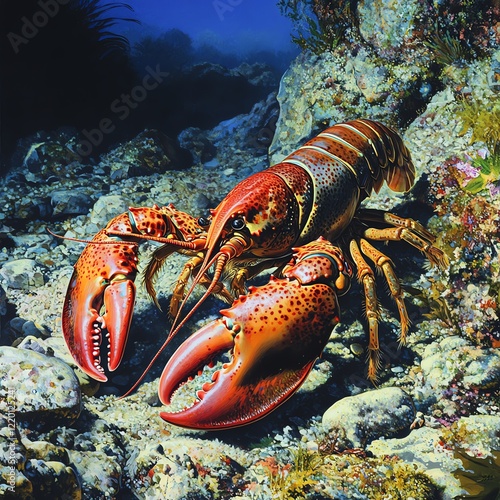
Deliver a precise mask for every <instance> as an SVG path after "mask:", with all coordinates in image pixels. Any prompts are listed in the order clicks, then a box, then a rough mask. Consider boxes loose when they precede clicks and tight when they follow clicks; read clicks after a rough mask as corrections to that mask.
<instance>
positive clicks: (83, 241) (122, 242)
mask: <svg viewBox="0 0 500 500" xmlns="http://www.w3.org/2000/svg"><path fill="white" fill-rule="evenodd" d="M45 230H46V231H47V232H48V233H49V234H50V235H52V236H54V237H56V238H59V239H61V240H68V241H76V242H77V243H85V244H86V245H116V244H117V243H120V244H128V245H137V242H135V241H115V240H110V241H101V240H97V241H95V240H83V239H80V238H72V237H71V236H62V235H60V234H56V233H54V232H52V231H51V230H50V229H49V228H48V227H46V228H45Z"/></svg>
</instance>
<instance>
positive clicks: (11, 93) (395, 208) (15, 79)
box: [0, 0, 500, 500]
mask: <svg viewBox="0 0 500 500" xmlns="http://www.w3.org/2000/svg"><path fill="white" fill-rule="evenodd" d="M0 9H1V11H0V14H1V27H2V37H1V41H0V50H1V53H0V55H1V65H2V66H1V70H0V78H1V82H0V83H1V86H0V91H1V96H0V97H1V107H0V114H1V122H0V127H1V130H0V132H1V136H0V139H1V141H0V143H1V153H2V157H1V167H2V171H1V177H0V186H1V189H0V410H1V415H0V419H1V420H0V496H2V497H5V498H15V499H31V498H33V499H37V500H38V499H42V498H63V499H69V498H75V499H79V498H82V499H101V498H117V499H129V498H141V499H153V498H165V499H179V500H180V499H230V498H254V499H269V498H276V499H296V498H305V499H330V498H334V499H343V498H355V499H365V498H366V499H410V498H413V499H438V498H443V499H453V498H478V499H486V498H488V499H496V498H500V382H499V381H500V320H499V309H500V283H499V274H500V261H499V250H500V244H499V230H500V220H499V219H500V215H499V214H500V48H499V41H500V4H499V3H498V2H497V1H493V0H491V1H482V0H468V1H465V2H458V1H454V0H442V1H432V0H405V1H400V0H377V1H374V0H365V1H352V0H341V1H337V2H333V1H327V0H280V1H278V2H277V3H275V2H272V1H268V2H250V1H249V0H219V1H203V2H202V1H201V0H199V1H186V2H182V4H180V5H173V2H161V3H159V6H158V5H157V3H156V2H153V1H150V2H148V1H147V0H145V1H143V2H137V1H136V2H130V5H128V4H124V3H119V2H99V1H98V0H45V1H44V0H37V1H33V0H25V1H23V2H14V1H13V0H12V1H7V0H2V2H1V4H0ZM134 9H135V10H134ZM158 9H159V10H158ZM155 21H156V22H155ZM357 118H368V119H372V120H377V121H380V122H382V123H384V124H386V125H388V126H390V127H392V128H393V129H395V130H397V131H398V132H399V133H400V134H401V136H402V137H403V139H404V141H405V144H406V145H407V147H408V148H409V150H410V151H411V154H412V158H413V162H414V164H415V167H416V180H415V184H414V187H413V188H412V189H411V190H410V191H409V192H407V193H403V194H402V193H395V192H392V191H391V190H390V189H388V188H387V187H384V188H382V190H381V191H380V192H379V193H378V194H374V193H373V194H372V195H371V196H370V197H369V198H368V199H367V200H366V201H365V202H364V206H366V207H370V208H374V209H380V210H386V211H390V212H391V213H395V214H397V215H399V216H401V217H410V218H413V219H416V220H419V221H420V222H421V223H422V224H424V225H425V227H426V228H427V229H429V230H430V231H431V232H432V233H433V234H434V235H435V236H436V243H435V244H436V246H438V247H439V248H441V249H442V250H443V252H445V254H446V255H447V257H448V259H449V261H450V264H449V267H448V268H447V269H445V270H440V269H438V268H436V267H432V266H430V265H429V264H428V262H427V261H426V259H425V256H424V255H421V254H420V253H419V252H418V251H417V250H416V249H414V248H412V247H410V246H409V245H407V244H405V243H400V242H391V243H389V244H387V245H383V246H382V245H380V246H379V248H381V249H382V251H383V252H384V253H385V254H386V255H387V256H388V257H389V258H390V259H391V260H392V262H393V263H394V266H395V271H396V274H397V276H398V277H399V279H400V281H401V283H402V286H403V289H404V294H405V301H406V307H407V309H408V313H409V317H410V320H411V327H410V331H409V334H408V338H407V343H406V345H405V346H399V343H398V335H399V332H400V324H399V314H398V310H397V306H396V305H395V303H394V302H393V301H392V300H391V298H390V296H389V294H387V293H385V290H386V288H387V285H386V284H385V283H384V280H383V279H379V278H380V277H378V278H377V279H378V295H379V300H380V319H381V322H380V328H379V334H380V344H381V352H382V357H381V366H380V368H379V370H378V380H377V382H376V383H372V382H370V381H369V380H368V379H367V377H366V349H367V343H368V337H367V334H366V330H367V328H366V317H365V311H364V309H363V291H362V287H360V286H359V285H358V284H356V283H353V284H352V287H351V290H350V291H349V293H347V294H346V295H345V296H343V297H340V298H339V302H340V310H341V322H340V323H339V324H338V325H337V326H336V327H335V328H334V330H333V332H332V334H331V336H330V340H329V342H328V344H327V345H326V347H325V349H324V351H323V353H322V356H321V358H320V359H319V360H318V361H317V362H316V365H315V367H314V368H313V370H312V372H311V373H310V375H309V377H308V379H307V381H306V382H305V383H304V385H303V386H302V387H301V388H300V389H299V390H298V392H297V393H296V394H295V395H294V396H293V397H291V398H290V399H289V400H288V401H287V402H286V403H285V404H283V405H282V406H280V407H278V408H277V409H276V410H275V411H274V412H272V413H271V414H270V415H268V416H267V417H265V418H263V419H262V420H259V421H258V422H256V423H254V424H250V425H248V426H244V427H239V428H235V429H230V430H216V431H196V430H187V429H182V428H180V427H176V426H173V425H170V424H168V423H166V422H164V421H163V420H162V419H161V418H160V416H159V413H160V412H161V411H163V409H162V403H161V402H160V401H159V398H158V393H157V391H158V378H159V376H160V374H161V371H162V369H163V366H164V365H165V363H166V362H167V361H168V359H169V357H170V356H171V355H172V354H173V352H174V351H175V349H176V347H178V345H179V344H180V343H181V342H182V341H183V340H185V339H186V338H188V337H189V335H190V334H191V333H193V332H194V331H196V330H198V329H200V328H201V327H202V326H203V325H204V324H205V323H207V322H208V321H209V320H213V319H215V318H217V317H219V311H220V310H221V309H223V308H227V304H225V303H223V302H221V301H220V300H218V299H217V298H215V297H213V298H209V299H208V300H207V301H206V302H204V303H203V304H202V305H201V306H200V307H199V308H198V309H197V310H196V312H195V314H194V316H193V318H191V320H190V321H189V322H188V324H187V325H186V326H185V327H184V328H183V330H182V331H181V332H180V333H179V335H178V336H177V337H176V338H175V339H174V340H173V341H172V344H171V345H170V346H169V347H168V348H167V349H166V350H165V352H164V353H163V354H162V355H161V356H160V359H159V360H158V361H157V363H156V364H155V365H154V366H153V368H152V369H151V370H150V371H149V373H148V375H147V377H146V378H145V381H144V382H143V383H142V384H141V385H140V386H139V388H138V389H137V391H136V392H135V393H133V394H132V395H131V396H128V397H126V398H124V399H120V400H118V399H117V398H118V397H119V396H120V395H123V394H124V393H125V392H126V391H127V390H128V389H129V388H130V387H131V386H132V385H133V384H134V382H135V381H136V380H137V379H138V378H139V376H140V375H141V373H142V372H143V370H144V369H145V368H146V366H147V365H148V363H149V362H150V360H151V359H152V358H153V356H154V354H155V353H156V352H157V350H158V349H159V347H160V346H161V345H162V344H163V342H164V340H165V338H166V336H167V335H168V332H169V331H170V325H171V321H170V319H169V318H168V314H167V312H166V311H168V304H169V300H170V297H171V294H172V290H173V287H174V284H175V282H176V280H177V277H178V275H179V273H180V271H181V269H182V266H183V265H184V263H185V261H186V257H185V256H182V255H178V254H174V255H172V256H171V257H169V258H168V260H167V261H166V262H165V264H164V265H163V266H162V268H161V270H160V272H159V275H158V277H157V279H156V282H155V288H156V292H157V294H158V300H159V303H160V306H161V310H159V309H158V308H157V307H156V306H155V305H154V304H153V302H152V301H151V299H150V298H149V297H148V294H147V292H146V290H145V287H144V286H142V285H140V283H141V279H140V278H138V280H137V282H138V287H137V289H138V293H137V299H136V305H135V311H134V317H133V320H132V326H131V329H130V334H129V339H128V344H127V347H126V350H125V355H124V358H123V361H122V363H121V366H120V367H119V368H118V369H117V370H116V371H115V372H113V373H110V374H109V381H108V382H106V383H102V384H99V383H98V382H96V381H94V380H92V379H91V378H90V377H89V376H88V375H86V374H84V373H83V372H82V371H81V370H80V369H79V368H78V367H77V366H76V365H75V363H74V361H73V359H72V357H71V355H70V354H69V351H68V350H67V348H66V345H65V343H64V339H63V336H62V329H61V313H62V308H63V303H64V297H65V294H66V290H67V288H68V284H69V282H70V278H71V275H72V272H73V266H74V264H75V263H76V261H77V259H78V257H79V255H80V254H81V252H82V250H83V249H84V248H85V245H84V244H83V243H80V242H77V241H72V240H71V239H70V238H73V239H75V238H76V239H80V240H89V239H91V238H92V237H93V236H94V234H96V233H97V232H98V231H99V230H100V229H101V228H103V227H105V226H106V224H107V223H108V222H109V221H110V220H111V219H112V218H113V217H115V216H117V215H118V214H121V213H123V212H125V211H127V209H128V207H129V206H132V207H146V206H147V207H152V206H153V205H154V204H158V205H160V206H161V205H167V204H168V203H173V204H175V206H176V207H177V208H178V209H179V210H183V211H186V212H187V213H189V214H192V215H193V216H194V217H200V216H202V217H208V216H209V214H210V212H209V210H210V209H213V208H215V207H216V206H217V205H218V204H219V202H220V201H221V200H222V199H223V198H224V196H225V195H226V194H227V193H228V192H229V191H230V190H231V189H232V188H233V187H234V186H235V185H236V184H237V183H238V182H239V181H241V180H242V179H245V178H246V177H248V176H250V175H251V174H253V173H256V172H260V171H262V170H263V169H265V168H267V167H268V166H269V165H273V164H275V163H277V162H279V161H281V160H282V159H283V158H284V157H285V156H286V155H287V154H289V153H290V152H292V151H294V150H295V149H297V148H298V147H299V146H300V145H301V144H303V143H304V142H305V141H306V140H307V139H309V138H311V137H313V136H315V135H317V134H318V133H319V132H321V130H323V129H325V128H327V127H328V126H331V125H334V124H336V123H340V122H345V121H349V120H353V119H357ZM47 229H49V230H50V231H51V232H53V233H55V234H58V235H62V236H64V237H66V238H67V239H61V238H57V237H56V236H54V235H52V234H49V233H48V232H47ZM154 249H155V247H154V246H152V245H148V244H146V243H142V244H141V247H140V256H141V260H140V264H139V269H140V270H143V269H144V268H145V267H146V265H147V263H148V261H149V259H150V258H151V256H152V255H153V251H154ZM268 280H269V272H265V273H263V275H261V276H259V277H257V278H256V280H254V283H255V284H257V285H264V284H265V283H266V282H267V281H268ZM353 281H354V280H353ZM200 296H201V292H200V293H199V292H196V293H195V294H194V297H193V299H191V301H190V303H191V302H192V304H193V305H194V304H195V301H196V299H197V298H199V297H200ZM207 377H208V379H207V380H210V378H209V377H210V374H208V375H207ZM189 388H190V386H189V384H187V386H186V389H187V391H186V392H189ZM196 388H197V387H196ZM194 390H196V389H194ZM178 397H179V398H182V397H183V395H182V394H180V395H179V396H178ZM186 397H189V396H188V395H186ZM179 404H180V405H182V404H183V403H182V402H181V403H179Z"/></svg>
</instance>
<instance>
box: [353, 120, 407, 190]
mask: <svg viewBox="0 0 500 500" xmlns="http://www.w3.org/2000/svg"><path fill="white" fill-rule="evenodd" d="M360 121H361V122H363V123H364V124H365V125H367V126H369V127H370V128H371V129H372V130H373V131H374V132H375V133H376V134H377V136H378V139H379V141H376V142H377V146H378V147H377V148H376V149H377V151H378V150H380V149H383V150H384V155H383V156H381V155H379V159H380V160H381V161H380V167H381V171H382V177H383V179H384V180H385V182H386V183H387V185H388V186H389V187H390V188H391V189H392V190H393V191H397V192H405V191H408V190H409V189H410V188H411V187H412V186H413V182H414V181H415V166H414V165H413V162H412V159H411V154H410V151H409V150H408V148H407V147H406V146H405V144H404V142H403V140H402V139H401V137H400V136H399V135H398V134H397V133H396V132H395V131H394V130H392V129H390V128H388V127H386V126H385V125H382V124H381V123H378V122H372V121H368V120H360ZM374 147H375V146H374ZM383 160H386V161H385V162H384V161H383ZM377 181H378V179H377ZM377 181H376V182H375V183H374V186H373V188H374V190H375V192H378V191H379V190H380V188H381V187H382V183H381V182H380V181H378V182H377Z"/></svg>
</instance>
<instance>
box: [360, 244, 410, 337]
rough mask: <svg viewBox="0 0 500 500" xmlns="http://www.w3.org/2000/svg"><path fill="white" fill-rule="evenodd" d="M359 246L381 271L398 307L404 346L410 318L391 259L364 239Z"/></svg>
mask: <svg viewBox="0 0 500 500" xmlns="http://www.w3.org/2000/svg"><path fill="white" fill-rule="evenodd" d="M359 244H360V246H361V251H362V252H363V253H364V254H365V255H366V256H367V257H369V258H370V260H371V261H372V262H373V263H374V264H375V265H376V266H377V267H378V268H379V269H381V271H382V272H383V274H384V276H385V280H386V281H387V284H388V285H389V291H390V292H391V295H392V297H393V299H394V301H395V302H396V304H397V306H398V311H399V317H400V321H401V335H400V337H399V342H400V343H401V344H404V343H405V341H406V334H407V333H408V329H409V327H410V318H409V317H408V312H407V311H406V306H405V302H404V299H403V290H402V289H401V284H400V282H399V279H398V277H397V276H396V273H395V272H394V266H393V264H392V262H391V259H389V257H387V255H384V254H383V253H382V252H380V251H379V250H377V249H376V248H375V247H374V246H373V245H370V243H368V242H367V241H366V240H364V239H362V240H361V241H360V242H359Z"/></svg>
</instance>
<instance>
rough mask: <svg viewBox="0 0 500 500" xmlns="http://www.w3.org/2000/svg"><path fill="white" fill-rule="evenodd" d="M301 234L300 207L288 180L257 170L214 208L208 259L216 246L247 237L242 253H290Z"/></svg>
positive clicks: (266, 254) (263, 255) (276, 254)
mask: <svg viewBox="0 0 500 500" xmlns="http://www.w3.org/2000/svg"><path fill="white" fill-rule="evenodd" d="M298 236H299V206H298V203H297V200H296V198H295V196H294V194H293V193H292V191H291V189H290V187H289V186H288V185H287V183H286V182H285V181H284V180H283V179H282V178H281V177H280V176H278V175H276V174H274V173H271V172H258V173H256V174H254V175H252V176H250V177H248V178H246V179H244V180H243V181H241V182H240V183H239V184H237V185H236V186H235V187H234V188H233V189H232V190H231V191H230V192H229V194H228V195H227V196H226V197H225V198H224V200H222V202H221V203H220V205H219V206H218V207H217V208H216V209H215V210H212V220H211V224H210V227H209V229H208V235H207V244H206V248H207V249H208V253H207V260H210V258H211V257H212V256H213V252H214V251H215V249H216V248H217V247H219V248H222V246H224V245H228V244H229V245H231V242H232V240H233V239H234V238H243V239H244V240H245V242H246V243H245V246H244V249H242V252H245V251H249V252H250V253H251V254H252V255H253V256H258V257H274V256H282V255H283V254H284V253H285V254H286V253H288V252H289V250H290V248H291V247H292V246H293V244H294V243H295V241H296V240H297V238H298Z"/></svg>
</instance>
